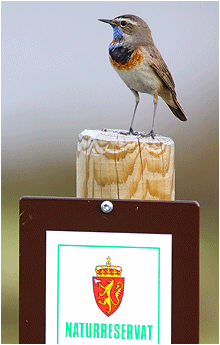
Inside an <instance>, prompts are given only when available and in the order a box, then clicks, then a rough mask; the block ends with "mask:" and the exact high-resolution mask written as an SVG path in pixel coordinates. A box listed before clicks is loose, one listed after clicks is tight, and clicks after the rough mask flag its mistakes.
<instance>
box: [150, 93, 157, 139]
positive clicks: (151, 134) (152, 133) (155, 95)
mask: <svg viewBox="0 0 220 345" xmlns="http://www.w3.org/2000/svg"><path fill="white" fill-rule="evenodd" d="M157 102H158V96H157V94H156V93H155V94H154V114H153V122H152V128H151V131H150V133H149V134H148V136H151V137H152V138H153V139H154V138H155V133H154V121H155V116H156V111H157Z"/></svg>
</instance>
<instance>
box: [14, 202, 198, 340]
mask: <svg viewBox="0 0 220 345" xmlns="http://www.w3.org/2000/svg"><path fill="white" fill-rule="evenodd" d="M102 201H103V200H101V199H100V200H99V199H76V198H46V197H24V198H22V199H21V201H20V278H19V284H20V291H19V294H20V315H19V316H20V318H19V329H20V343H54V344H55V343H56V344H70V343H71V344H72V343H74V344H84V343H88V344H97V343H100V344H105V343H112V344H114V343H118V344H120V343H126V344H129V343H146V344H147V343H149V344H163V343H166V344H169V343H185V344H186V343H190V344H193V343H198V342H199V206H198V204H197V203H196V202H189V201H186V202H181V201H176V202H159V201H155V202H154V201H131V200H126V201H125V200H111V202H112V204H113V206H114V208H113V210H112V212H110V213H104V212H102V209H101V203H102Z"/></svg>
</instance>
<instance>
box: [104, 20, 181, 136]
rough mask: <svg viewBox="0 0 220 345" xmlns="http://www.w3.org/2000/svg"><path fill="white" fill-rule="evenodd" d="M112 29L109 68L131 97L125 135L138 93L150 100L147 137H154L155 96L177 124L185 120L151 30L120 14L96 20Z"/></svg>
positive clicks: (171, 79) (140, 21)
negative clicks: (127, 89)
mask: <svg viewBox="0 0 220 345" xmlns="http://www.w3.org/2000/svg"><path fill="white" fill-rule="evenodd" d="M99 20H100V21H102V22H104V23H108V24H110V25H111V26H112V28H113V41H112V42H111V43H110V46H109V58H110V62H111V65H112V66H113V67H114V69H115V70H116V72H117V73H118V74H119V76H120V77H121V79H122V80H123V81H124V82H125V84H126V85H127V86H128V87H129V89H130V90H131V91H132V92H133V94H134V96H135V100H136V103H135V108H134V112H133V116H132V121H131V125H130V129H129V133H133V134H135V132H134V131H133V122H134V117H135V113H136V110H137V106H138V103H139V99H140V98H139V92H142V93H149V94H150V95H152V96H153V97H154V113H153V123H152V129H151V131H150V133H149V134H148V135H150V136H152V137H153V138H154V136H155V133H154V121H155V116H156V109H157V102H158V96H160V97H161V98H162V99H163V100H164V101H165V102H166V104H167V105H168V107H169V108H170V109H171V111H172V112H173V114H174V115H175V116H176V117H178V118H179V119H180V120H181V121H186V120H187V117H186V115H185V113H184V110H183V109H182V107H181V105H180V104H179V102H178V101H177V97H176V92H175V84H174V81H173V78H172V75H171V73H170V71H169V69H168V67H167V65H166V64H165V62H164V60H163V58H162V56H161V54H160V53H159V51H158V50H157V48H156V47H155V45H154V42H153V39H152V36H151V30H150V28H149V27H148V25H147V24H146V23H145V22H144V21H143V20H142V19H141V18H139V17H137V16H134V15H128V14H126V15H123V16H119V17H116V18H114V19H111V20H109V19H99Z"/></svg>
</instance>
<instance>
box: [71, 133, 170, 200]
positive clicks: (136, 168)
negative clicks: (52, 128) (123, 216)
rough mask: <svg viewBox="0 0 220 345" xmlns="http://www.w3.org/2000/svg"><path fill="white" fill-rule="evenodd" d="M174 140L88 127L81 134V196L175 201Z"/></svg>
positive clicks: (78, 178)
mask: <svg viewBox="0 0 220 345" xmlns="http://www.w3.org/2000/svg"><path fill="white" fill-rule="evenodd" d="M174 185H175V170H174V142H173V140H172V139H170V138H165V137H162V136H156V137H155V139H152V138H151V137H142V136H141V135H138V136H137V135H131V134H129V135H125V134H122V131H120V130H103V131H100V130H84V131H83V132H82V133H80V134H79V137H78V148H77V197H78V198H109V199H138V200H174V198H175V186H174Z"/></svg>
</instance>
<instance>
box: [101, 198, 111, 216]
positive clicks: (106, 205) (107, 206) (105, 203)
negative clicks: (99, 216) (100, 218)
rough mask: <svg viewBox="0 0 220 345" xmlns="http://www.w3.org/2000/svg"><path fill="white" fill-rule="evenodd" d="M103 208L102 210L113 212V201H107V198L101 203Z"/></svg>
mask: <svg viewBox="0 0 220 345" xmlns="http://www.w3.org/2000/svg"><path fill="white" fill-rule="evenodd" d="M101 210H102V212H104V213H110V212H112V210H113V204H112V202H111V201H107V200H105V201H103V202H102V203H101Z"/></svg>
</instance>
